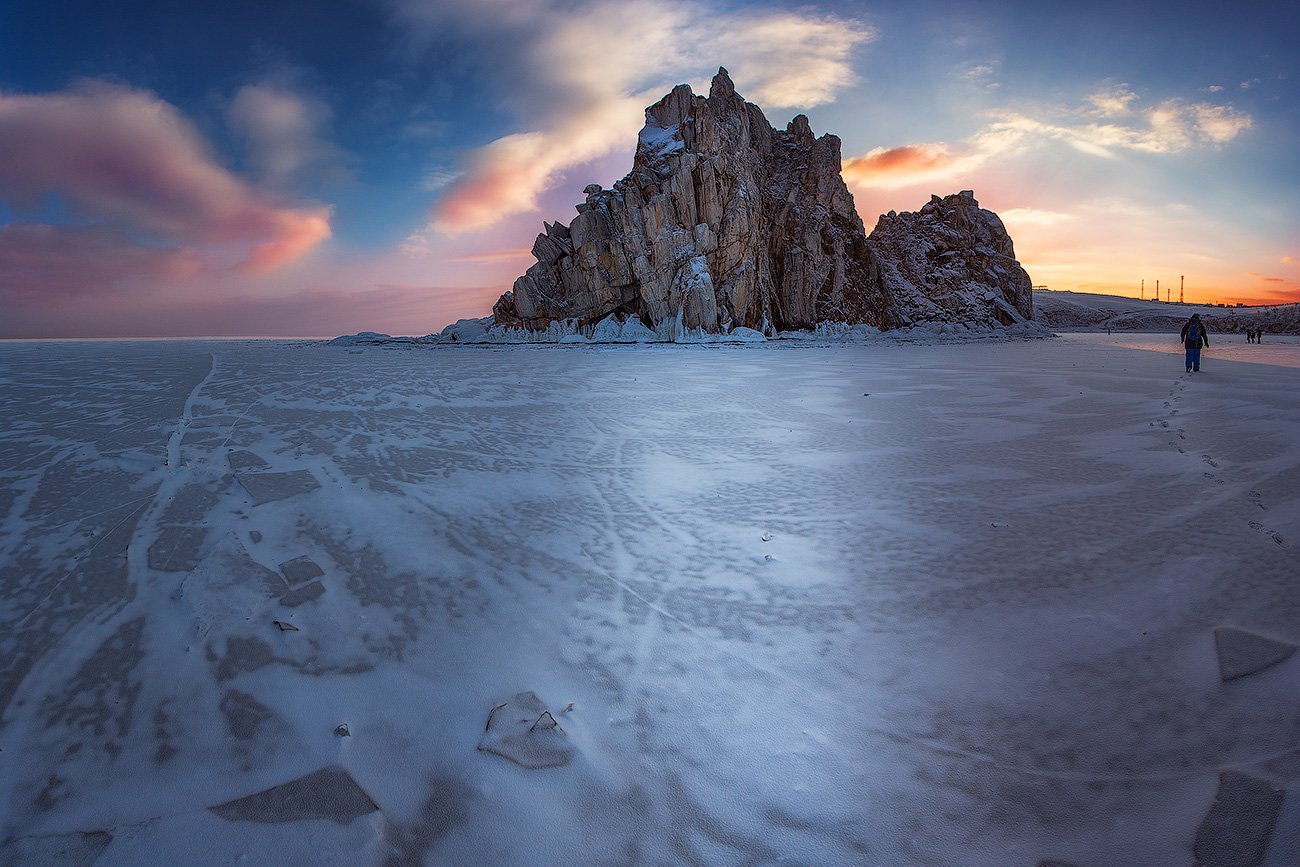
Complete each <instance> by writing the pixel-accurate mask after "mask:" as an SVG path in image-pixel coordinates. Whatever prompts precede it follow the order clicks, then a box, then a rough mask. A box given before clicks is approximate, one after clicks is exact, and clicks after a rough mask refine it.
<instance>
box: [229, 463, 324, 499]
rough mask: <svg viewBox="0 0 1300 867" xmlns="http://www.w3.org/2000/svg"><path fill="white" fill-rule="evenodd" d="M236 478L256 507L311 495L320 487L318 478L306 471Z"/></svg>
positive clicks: (248, 475) (258, 474) (243, 474)
mask: <svg viewBox="0 0 1300 867" xmlns="http://www.w3.org/2000/svg"><path fill="white" fill-rule="evenodd" d="M235 477H236V478H237V479H239V484H241V485H243V486H244V490H245V491H248V495H249V496H250V497H252V498H253V505H254V506H260V505H262V504H263V503H270V502H274V501H275V500H287V499H289V498H290V497H296V496H298V495H299V494H306V493H310V492H311V491H314V490H316V489H317V488H319V487H320V482H318V481H316V477H315V476H313V475H312V474H311V473H309V472H307V471H306V470H292V471H290V472H287V473H237V474H236V475H235Z"/></svg>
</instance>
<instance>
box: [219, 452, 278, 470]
mask: <svg viewBox="0 0 1300 867" xmlns="http://www.w3.org/2000/svg"><path fill="white" fill-rule="evenodd" d="M226 459H227V460H228V461H230V468H231V469H232V470H250V469H256V470H264V469H266V468H267V467H268V466H270V464H268V463H267V462H266V461H264V460H262V459H261V458H260V457H258V456H257V455H255V454H253V453H252V452H250V451H245V450H243V449H240V450H239V451H233V452H231V453H230V454H229V455H227V456H226Z"/></svg>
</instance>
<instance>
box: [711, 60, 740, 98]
mask: <svg viewBox="0 0 1300 867" xmlns="http://www.w3.org/2000/svg"><path fill="white" fill-rule="evenodd" d="M735 95H736V85H734V84H732V83H731V75H730V73H728V72H727V67H725V66H719V67H718V74H717V75H715V76H713V81H712V82H711V83H710V84H709V99H714V98H716V97H726V96H735Z"/></svg>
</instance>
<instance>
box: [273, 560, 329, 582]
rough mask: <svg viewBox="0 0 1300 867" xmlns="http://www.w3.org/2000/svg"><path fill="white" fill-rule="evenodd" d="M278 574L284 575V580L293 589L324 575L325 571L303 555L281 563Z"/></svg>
mask: <svg viewBox="0 0 1300 867" xmlns="http://www.w3.org/2000/svg"><path fill="white" fill-rule="evenodd" d="M280 572H281V574H283V575H284V577H285V580H286V581H288V582H289V583H290V584H292V585H294V586H295V587H296V586H297V585H299V584H302V583H304V582H306V581H310V580H311V579H313V578H319V577H320V576H322V575H324V574H325V570H324V569H322V568H321V567H320V566H317V565H316V561H315V560H313V559H312V558H310V557H308V556H306V555H305V554H304V555H303V556H301V557H294V558H293V559H292V560H288V561H286V562H284V563H281V564H280Z"/></svg>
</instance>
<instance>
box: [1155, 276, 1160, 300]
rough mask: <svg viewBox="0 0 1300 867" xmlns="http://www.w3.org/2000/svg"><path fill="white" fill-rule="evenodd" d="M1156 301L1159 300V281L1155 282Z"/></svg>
mask: <svg viewBox="0 0 1300 867" xmlns="http://www.w3.org/2000/svg"><path fill="white" fill-rule="evenodd" d="M1156 300H1157V301H1159V300H1160V281H1159V280H1157V281H1156Z"/></svg>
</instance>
